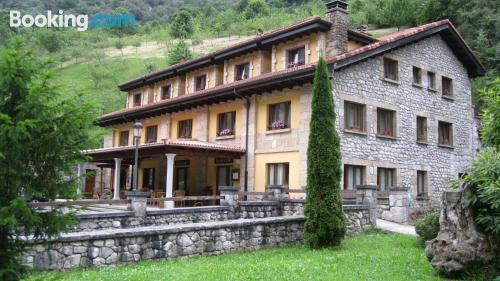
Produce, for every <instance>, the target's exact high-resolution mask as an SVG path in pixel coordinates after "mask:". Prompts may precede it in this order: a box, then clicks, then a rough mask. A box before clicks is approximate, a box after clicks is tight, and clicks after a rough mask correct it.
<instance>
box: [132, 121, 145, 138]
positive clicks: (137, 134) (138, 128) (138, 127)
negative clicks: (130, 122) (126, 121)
mask: <svg viewBox="0 0 500 281" xmlns="http://www.w3.org/2000/svg"><path fill="white" fill-rule="evenodd" d="M143 127H144V126H143V125H142V123H141V122H135V123H134V137H135V138H139V137H141V133H142V128H143Z"/></svg>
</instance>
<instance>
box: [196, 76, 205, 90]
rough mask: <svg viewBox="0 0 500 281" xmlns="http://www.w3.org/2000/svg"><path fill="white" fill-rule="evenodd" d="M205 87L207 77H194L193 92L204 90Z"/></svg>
mask: <svg viewBox="0 0 500 281" xmlns="http://www.w3.org/2000/svg"><path fill="white" fill-rule="evenodd" d="M206 86H207V75H206V74H203V75H200V76H196V78H195V80H194V90H195V91H201V90H205V88H206Z"/></svg>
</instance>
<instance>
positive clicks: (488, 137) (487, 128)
mask: <svg viewBox="0 0 500 281" xmlns="http://www.w3.org/2000/svg"><path fill="white" fill-rule="evenodd" d="M499 93H500V77H497V78H496V79H495V80H494V81H493V83H492V84H491V86H490V87H488V88H486V89H484V90H482V91H481V93H480V95H481V99H482V100H483V102H484V103H485V108H484V110H483V118H482V119H481V121H482V123H483V128H482V129H481V140H482V141H483V142H484V144H485V145H486V146H492V147H495V148H496V149H497V150H499V151H500V94H499Z"/></svg>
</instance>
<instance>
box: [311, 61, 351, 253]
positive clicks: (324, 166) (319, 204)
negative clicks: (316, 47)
mask: <svg viewBox="0 0 500 281" xmlns="http://www.w3.org/2000/svg"><path fill="white" fill-rule="evenodd" d="M335 119H336V116H335V108H334V103H333V96H332V85H331V82H330V73H329V71H328V67H327V65H326V63H325V61H324V59H323V58H320V60H319V62H318V65H317V67H316V73H315V76H314V85H313V96H312V113H311V121H310V123H309V130H310V131H309V146H308V147H307V197H306V205H305V215H306V223H305V225H304V239H305V243H306V244H307V245H308V246H309V247H311V248H320V247H328V246H336V245H339V244H340V242H341V241H342V239H343V237H344V235H345V232H346V226H345V222H344V213H343V210H342V198H341V195H340V179H341V175H342V167H341V163H342V155H341V153H340V138H339V135H338V133H337V131H336V129H335Z"/></svg>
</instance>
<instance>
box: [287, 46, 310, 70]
mask: <svg viewBox="0 0 500 281" xmlns="http://www.w3.org/2000/svg"><path fill="white" fill-rule="evenodd" d="M305 63H306V48H305V47H300V48H297V49H293V50H289V51H288V68H292V67H297V66H299V65H303V64H305Z"/></svg>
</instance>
